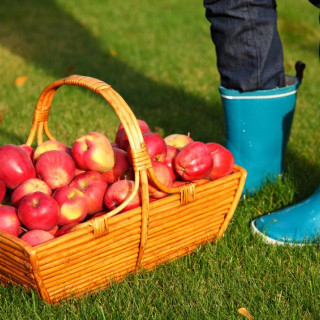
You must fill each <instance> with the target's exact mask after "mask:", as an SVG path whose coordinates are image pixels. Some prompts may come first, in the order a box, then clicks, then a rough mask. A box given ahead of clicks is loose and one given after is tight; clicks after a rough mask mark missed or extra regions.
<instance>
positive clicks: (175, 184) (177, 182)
mask: <svg viewBox="0 0 320 320" xmlns="http://www.w3.org/2000/svg"><path fill="white" fill-rule="evenodd" d="M188 183H189V182H188V181H181V180H175V181H173V183H172V188H176V187H181V186H183V185H185V184H188Z"/></svg>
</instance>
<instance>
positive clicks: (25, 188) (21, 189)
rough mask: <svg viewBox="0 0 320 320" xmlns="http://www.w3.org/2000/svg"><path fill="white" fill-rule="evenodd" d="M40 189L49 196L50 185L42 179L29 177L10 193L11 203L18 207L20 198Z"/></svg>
mask: <svg viewBox="0 0 320 320" xmlns="http://www.w3.org/2000/svg"><path fill="white" fill-rule="evenodd" d="M36 191H40V192H43V193H45V194H47V195H48V196H51V193H52V191H51V189H50V187H49V186H48V185H47V184H46V183H45V182H44V181H43V180H40V179H38V178H30V179H28V180H26V181H24V182H22V183H21V184H20V185H19V186H18V187H17V188H16V189H14V191H13V192H12V194H11V203H12V205H13V206H15V207H18V206H19V203H20V201H21V199H22V198H23V197H24V196H25V195H27V194H30V193H33V192H36Z"/></svg>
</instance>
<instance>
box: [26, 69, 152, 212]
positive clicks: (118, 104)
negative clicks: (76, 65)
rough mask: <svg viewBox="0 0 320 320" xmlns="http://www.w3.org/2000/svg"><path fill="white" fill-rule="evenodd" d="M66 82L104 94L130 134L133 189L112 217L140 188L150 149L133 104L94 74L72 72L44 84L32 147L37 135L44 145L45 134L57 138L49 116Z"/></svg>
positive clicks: (34, 119)
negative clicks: (90, 75)
mask: <svg viewBox="0 0 320 320" xmlns="http://www.w3.org/2000/svg"><path fill="white" fill-rule="evenodd" d="M63 85H70V86H80V87H84V88H87V89H89V90H91V91H93V92H95V93H97V94H99V95H101V96H102V97H103V98H104V99H105V100H106V101H107V102H108V103H109V105H110V106H111V107H112V108H113V110H114V111H115V113H116V114H117V116H118V118H119V119H120V121H121V123H122V125H123V127H124V130H125V132H126V134H127V136H128V140H129V143H130V146H131V149H132V160H133V167H134V171H135V185H134V190H133V192H132V193H131V195H130V196H129V197H128V199H126V201H124V202H123V203H122V204H121V205H120V206H119V207H117V208H116V209H114V210H112V211H111V212H109V213H108V214H107V216H108V217H111V216H113V215H115V214H117V213H119V212H120V211H121V210H122V209H123V208H124V207H125V206H126V205H127V204H128V203H129V202H130V201H131V200H132V199H133V197H134V196H135V195H136V193H137V192H138V191H139V184H140V175H139V172H141V171H143V170H147V169H148V168H150V167H152V164H151V159H150V157H149V154H148V152H147V149H146V146H145V143H144V140H143V137H142V133H141V129H140V127H139V124H138V122H137V119H136V117H135V115H134V114H133V112H132V111H131V109H130V107H129V106H128V105H127V103H126V102H125V101H124V99H123V98H122V97H121V96H120V95H119V94H118V93H117V92H116V91H115V90H113V89H112V87H111V85H109V84H107V83H105V82H103V81H101V80H98V79H95V78H92V77H87V76H80V75H71V76H68V77H66V78H62V79H60V80H57V81H55V82H53V83H52V84H50V85H48V86H47V87H45V88H44V89H43V91H42V92H41V94H40V96H39V98H38V101H37V105H36V108H35V110H34V115H33V121H32V126H31V130H30V133H29V136H28V139H27V141H26V144H27V145H29V146H31V145H32V144H33V141H34V139H35V136H36V135H37V144H38V145H39V144H41V143H42V142H43V135H44V133H45V135H46V136H47V137H48V138H49V139H51V140H56V139H55V138H54V136H53V135H52V134H51V132H50V130H49V125H48V118H49V114H50V109H51V104H52V100H53V97H54V95H55V93H56V91H57V90H58V89H59V88H60V87H61V86H63Z"/></svg>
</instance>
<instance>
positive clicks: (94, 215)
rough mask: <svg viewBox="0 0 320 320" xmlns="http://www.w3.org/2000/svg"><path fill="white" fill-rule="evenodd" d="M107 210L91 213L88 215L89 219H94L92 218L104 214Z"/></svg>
mask: <svg viewBox="0 0 320 320" xmlns="http://www.w3.org/2000/svg"><path fill="white" fill-rule="evenodd" d="M106 213H107V211H100V212H97V213H95V214H93V215H92V216H90V219H94V218H97V217H101V216H103V215H104V214H106Z"/></svg>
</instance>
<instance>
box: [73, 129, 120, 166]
mask: <svg viewBox="0 0 320 320" xmlns="http://www.w3.org/2000/svg"><path fill="white" fill-rule="evenodd" d="M71 153H72V156H73V158H74V160H75V162H76V164H77V167H78V168H79V169H82V170H93V171H98V172H105V171H108V170H111V169H112V168H113V167H114V163H115V157H114V153H113V149H112V146H111V143H110V141H109V139H108V138H107V137H106V136H104V135H103V134H101V133H98V132H90V133H88V134H86V135H83V136H81V137H79V138H78V139H77V140H76V141H75V142H74V144H73V146H72V150H71Z"/></svg>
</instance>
